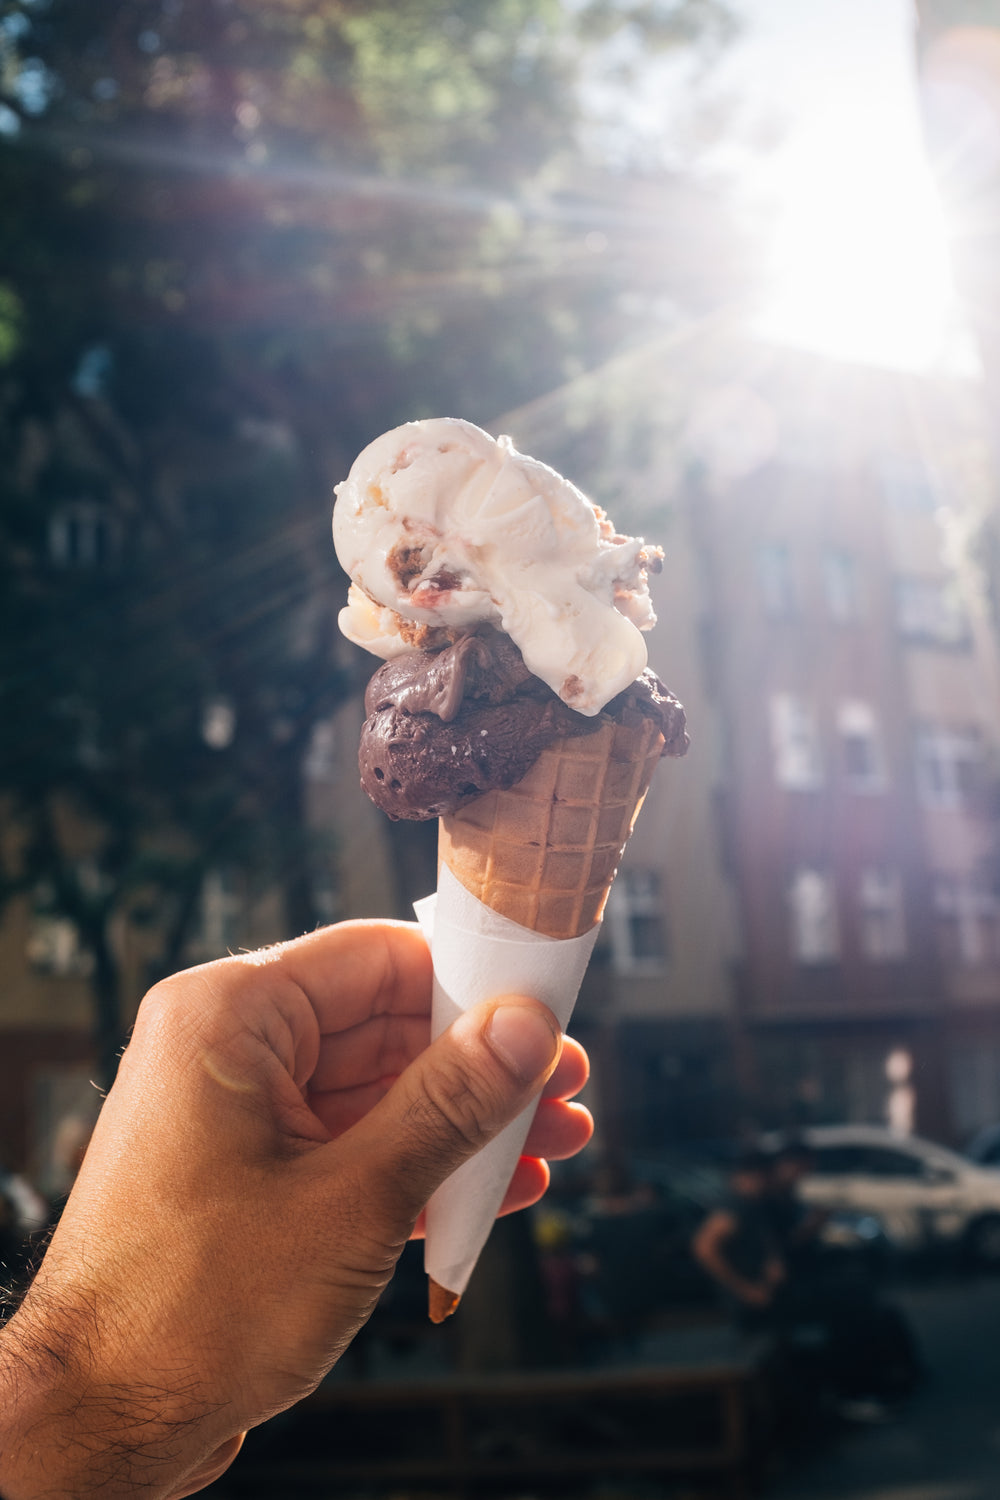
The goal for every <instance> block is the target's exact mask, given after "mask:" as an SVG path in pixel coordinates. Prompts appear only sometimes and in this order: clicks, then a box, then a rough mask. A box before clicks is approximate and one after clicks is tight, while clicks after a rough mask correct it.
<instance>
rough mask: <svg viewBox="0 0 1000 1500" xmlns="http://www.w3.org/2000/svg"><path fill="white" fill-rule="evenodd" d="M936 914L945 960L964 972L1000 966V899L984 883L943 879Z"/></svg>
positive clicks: (937, 883)
mask: <svg viewBox="0 0 1000 1500" xmlns="http://www.w3.org/2000/svg"><path fill="white" fill-rule="evenodd" d="M934 910H935V913H936V916H937V927H938V940H939V942H940V945H941V953H942V956H943V957H944V958H945V960H946V961H947V962H948V963H952V964H958V965H961V966H962V967H963V968H979V967H981V966H985V965H990V964H997V965H1000V897H998V896H997V893H996V892H995V891H993V890H991V889H990V887H989V886H988V885H987V884H986V883H985V882H984V881H981V880H976V879H975V878H973V877H970V876H963V875H940V876H938V878H937V879H936V880H935V882H934Z"/></svg>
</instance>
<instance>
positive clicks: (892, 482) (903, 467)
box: [879, 453, 941, 515]
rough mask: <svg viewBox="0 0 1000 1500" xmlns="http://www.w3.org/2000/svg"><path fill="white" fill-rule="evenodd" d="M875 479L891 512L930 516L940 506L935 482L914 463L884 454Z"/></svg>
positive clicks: (910, 460) (915, 461)
mask: <svg viewBox="0 0 1000 1500" xmlns="http://www.w3.org/2000/svg"><path fill="white" fill-rule="evenodd" d="M879 479H880V481H881V486H882V493H883V495H884V496H885V498H886V500H887V501H888V503H889V505H890V506H891V507H892V509H893V510H898V511H909V512H910V513H911V514H917V515H933V514H934V512H935V511H936V510H937V509H938V507H939V505H940V504H941V500H940V496H939V494H938V490H937V484H936V482H935V480H934V479H933V477H932V475H930V474H929V473H928V472H927V469H926V467H925V465H924V464H922V463H921V462H920V461H919V460H918V459H915V458H904V457H902V455H900V454H896V453H887V454H885V456H884V457H883V458H882V460H881V462H880V464H879Z"/></svg>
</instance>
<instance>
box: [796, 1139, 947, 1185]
mask: <svg viewBox="0 0 1000 1500" xmlns="http://www.w3.org/2000/svg"><path fill="white" fill-rule="evenodd" d="M813 1150H814V1153H815V1154H814V1167H813V1171H814V1173H815V1174H816V1175H817V1176H819V1177H895V1178H900V1177H911V1178H915V1177H922V1176H923V1175H924V1173H925V1163H924V1161H923V1159H922V1158H921V1157H919V1156H914V1155H913V1154H912V1153H911V1152H909V1151H897V1150H895V1149H894V1148H893V1147H892V1146H860V1145H846V1144H845V1145H837V1146H820V1147H814V1148H813Z"/></svg>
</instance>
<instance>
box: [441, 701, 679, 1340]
mask: <svg viewBox="0 0 1000 1500" xmlns="http://www.w3.org/2000/svg"><path fill="white" fill-rule="evenodd" d="M663 747H664V736H663V733H662V730H661V729H660V727H659V725H658V724H656V723H654V722H653V721H652V720H650V719H645V718H643V719H640V720H639V722H638V723H637V724H632V725H624V724H617V723H615V722H614V721H612V720H610V719H609V720H606V721H605V722H604V723H603V724H602V725H601V726H600V728H599V729H597V730H595V732H594V733H592V734H587V735H580V736H578V737H574V738H568V739H563V740H559V741H557V742H556V743H555V744H553V745H552V746H550V747H549V748H548V749H547V750H545V751H543V752H542V754H541V756H540V757H539V759H538V760H537V761H536V762H535V764H534V766H533V767H532V768H531V770H530V771H529V772H528V774H527V775H526V776H524V777H523V778H522V779H521V780H520V781H519V782H517V784H516V785H515V786H513V787H511V788H510V789H509V790H507V791H495V792H487V793H486V794H485V795H484V796H482V797H478V798H477V799H476V800H475V801H474V802H471V803H469V804H467V805H466V806H465V807H464V808H462V809H460V810H459V811H458V812H455V813H452V814H450V815H449V816H448V817H446V818H442V819H441V821H440V824H439V836H438V850H439V857H440V862H441V864H442V865H444V866H445V867H446V868H447V869H448V870H449V871H450V872H451V874H452V875H453V876H454V877H455V879H456V880H457V881H458V882H459V883H460V884H461V885H462V886H463V887H464V888H465V890H466V891H468V892H469V893H470V895H472V896H474V897H475V898H476V899H477V900H478V901H480V902H482V904H483V906H485V907H488V908H489V909H490V910H491V911H493V912H495V913H496V914H497V915H498V916H500V917H502V918H505V919H506V920H507V921H510V922H516V923H517V924H518V927H520V928H526V929H527V930H528V931H530V932H533V933H540V934H543V935H544V936H545V937H548V938H556V939H571V938H581V937H583V936H584V934H586V933H589V932H592V931H593V929H594V928H595V926H596V924H597V923H598V922H599V921H600V920H601V917H602V915H603V912H604V906H605V903H606V901H607V899H608V892H609V891H610V889H611V884H612V881H613V880H614V877H615V874H616V872H617V869H618V864H619V861H620V859H621V856H622V852H623V850H624V848H625V845H626V843H627V842H628V839H629V835H630V834H631V832H632V828H633V826H634V824H635V820H636V817H637V816H638V813H639V809H640V808H641V806H642V803H643V799H644V798H645V795H646V792H647V790H648V789H649V783H650V780H651V778H652V775H653V771H654V770H655V768H656V763H657V761H658V760H659V759H660V756H661V753H662V751H663ZM588 951H589V950H588ZM581 973H582V970H581ZM578 983H579V978H577V980H576V984H578ZM575 994H576V987H575V985H574V988H573V995H572V996H570V997H569V1008H570V1009H571V1008H572V1001H573V999H574V998H575ZM525 1128H526V1127H525ZM522 1140H523V1132H522ZM509 1149H510V1155H511V1159H510V1170H513V1167H514V1165H516V1161H517V1155H518V1153H519V1150H520V1147H519V1146H518V1147H517V1148H516V1149H513V1148H509ZM470 1166H471V1164H470ZM452 1211H454V1212H461V1206H460V1204H453V1205H452ZM462 1290H463V1287H459V1288H458V1290H453V1289H451V1288H449V1287H446V1286H443V1285H441V1283H440V1282H438V1281H437V1280H435V1278H434V1277H433V1276H431V1277H430V1279H429V1298H428V1311H429V1315H430V1317H431V1320H432V1321H433V1322H435V1323H439V1322H442V1321H443V1320H444V1319H445V1318H447V1317H449V1316H450V1314H451V1313H453V1312H454V1311H455V1308H456V1307H457V1306H458V1303H459V1300H460V1297H461V1291H462Z"/></svg>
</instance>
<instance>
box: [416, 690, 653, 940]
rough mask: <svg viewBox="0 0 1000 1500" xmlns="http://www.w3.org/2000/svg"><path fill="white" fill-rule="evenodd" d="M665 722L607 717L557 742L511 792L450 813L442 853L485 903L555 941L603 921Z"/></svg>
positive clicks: (490, 794) (443, 825)
mask: <svg viewBox="0 0 1000 1500" xmlns="http://www.w3.org/2000/svg"><path fill="white" fill-rule="evenodd" d="M663 745H664V738H663V733H662V731H661V729H660V727H659V725H657V724H655V723H654V722H653V721H652V720H651V719H646V718H643V719H641V720H640V721H639V723H638V724H634V725H633V724H630V725H626V724H616V723H614V722H613V721H612V720H606V721H605V722H604V723H603V724H602V725H601V727H600V728H599V729H597V730H596V731H595V732H594V733H593V734H585V735H580V736H576V737H573V738H571V739H563V740H557V741H556V742H555V744H553V745H551V746H550V747H549V748H548V749H547V750H543V751H542V754H541V755H540V756H539V758H538V760H537V761H536V762H535V764H534V765H533V766H532V768H531V770H530V771H529V772H528V774H527V775H526V776H524V777H522V779H521V780H520V781H519V782H517V784H516V785H515V786H512V787H510V788H509V789H508V790H507V791H493V792H487V793H485V795H484V796H482V797H477V798H476V800H475V801H474V802H470V803H468V804H467V805H466V806H465V807H463V808H460V809H459V810H458V811H457V812H454V813H451V814H450V815H449V816H448V817H445V818H442V819H441V821H440V825H439V835H438V853H439V858H440V860H441V862H442V863H443V864H446V865H447V866H448V868H449V869H450V870H451V872H452V874H453V875H454V876H455V877H456V879H457V880H459V881H461V883H462V885H464V886H465V888H466V890H467V891H470V892H471V893H472V895H474V896H476V897H477V898H478V900H480V901H482V902H483V904H484V905H485V906H488V907H490V908H491V909H492V910H493V911H496V912H499V913H500V914H501V916H504V917H507V918H509V920H510V921H512V922H517V923H518V924H519V925H520V926H521V927H527V928H528V929H529V930H530V931H532V932H543V933H545V934H546V935H547V936H548V937H554V938H570V937H578V936H580V934H582V933H584V932H589V931H590V929H591V928H592V927H593V926H594V925H595V923H597V922H599V921H600V919H601V916H602V914H603V912H604V906H605V902H606V901H607V899H608V892H609V891H610V889H611V883H612V881H613V880H614V877H615V873H616V871H617V869H618V864H619V861H620V860H621V856H622V851H623V850H624V848H625V845H626V843H627V842H628V838H629V835H630V833H631V832H632V828H633V826H634V824H635V820H636V817H637V816H638V813H639V809H640V808H641V806H642V803H643V799H644V797H645V795H646V792H647V791H648V789H649V783H650V780H651V778H652V775H653V771H654V770H655V768H656V763H657V761H658V760H659V759H660V755H661V753H662V751H663Z"/></svg>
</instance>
